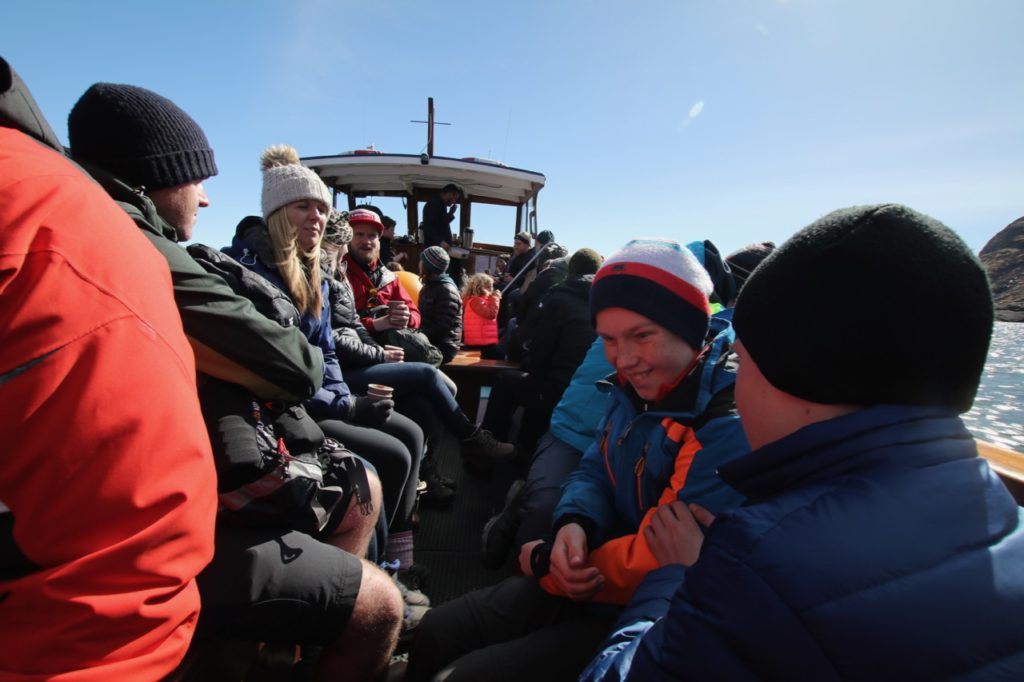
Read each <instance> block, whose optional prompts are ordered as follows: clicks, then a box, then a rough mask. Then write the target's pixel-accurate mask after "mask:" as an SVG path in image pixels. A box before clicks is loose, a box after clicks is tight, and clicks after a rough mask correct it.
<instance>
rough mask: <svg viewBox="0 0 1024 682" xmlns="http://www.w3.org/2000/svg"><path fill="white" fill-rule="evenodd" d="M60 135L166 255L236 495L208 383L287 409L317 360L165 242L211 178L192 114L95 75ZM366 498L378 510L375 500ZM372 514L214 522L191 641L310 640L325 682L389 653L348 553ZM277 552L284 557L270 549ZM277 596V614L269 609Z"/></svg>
mask: <svg viewBox="0 0 1024 682" xmlns="http://www.w3.org/2000/svg"><path fill="white" fill-rule="evenodd" d="M68 137H69V139H70V142H71V154H72V156H73V157H74V159H75V161H77V162H79V163H80V164H81V165H82V166H83V167H84V168H85V169H86V170H87V171H88V172H89V173H90V174H91V175H92V176H93V178H94V179H95V180H96V181H97V182H98V183H99V184H100V185H101V186H102V187H103V188H104V189H105V190H106V191H107V193H108V194H109V195H110V196H111V197H112V198H113V199H114V200H115V201H116V202H117V203H118V204H119V205H120V206H121V208H122V209H124V211H125V212H127V213H128V215H129V216H130V217H131V218H132V219H133V220H134V221H135V224H136V225H137V226H138V228H139V230H140V231H141V232H142V234H143V235H145V237H146V238H147V239H148V240H149V241H150V243H152V244H153V246H154V247H155V248H156V249H157V250H158V251H159V252H160V254H161V255H162V256H163V257H164V259H166V261H167V265H168V266H169V268H170V272H171V280H172V282H173V285H174V298H175V303H176V304H177V307H178V311H179V313H180V315H181V322H182V326H183V327H184V330H185V334H186V336H187V338H188V340H189V342H190V343H191V345H192V349H193V351H194V353H195V361H196V370H197V371H198V373H199V374H200V375H202V376H201V377H200V387H201V388H200V393H201V394H202V395H203V396H204V397H203V400H202V402H203V411H204V416H206V418H207V429H208V430H209V432H210V434H211V435H212V436H213V438H212V441H213V445H214V457H215V459H216V460H217V470H218V476H219V479H218V487H219V492H221V493H222V494H224V493H235V492H236V488H237V486H238V485H239V482H240V481H241V482H249V481H251V478H252V472H253V470H254V469H255V470H257V473H260V470H259V469H258V467H254V466H252V464H251V461H241V460H244V456H245V455H248V454H250V453H251V449H249V448H247V446H246V444H245V443H244V442H242V441H244V440H245V436H246V434H249V433H250V432H249V431H246V430H245V429H239V428H237V427H236V425H237V420H236V419H235V418H236V417H238V415H237V413H230V412H228V411H227V410H228V409H230V408H229V406H227V405H220V404H217V402H216V401H213V400H208V396H209V389H210V387H215V386H217V385H218V382H216V381H214V380H220V381H221V382H226V384H234V385H237V386H240V387H242V388H243V389H245V391H246V392H248V393H247V394H248V395H251V396H252V397H253V398H254V399H257V400H260V401H268V402H269V401H286V402H285V403H284V404H286V405H287V404H291V403H294V402H297V401H301V400H304V399H306V398H308V397H310V396H312V395H313V394H314V393H315V392H316V391H317V390H318V389H319V388H320V385H321V382H322V381H323V372H324V370H323V358H322V356H321V354H320V352H319V350H316V349H314V348H313V347H312V346H310V345H309V343H308V342H307V340H306V338H305V336H304V335H303V333H302V332H301V330H300V329H299V328H298V326H295V325H293V326H289V327H286V326H283V325H282V324H279V323H278V322H277V321H275V320H271V319H269V318H267V317H265V316H264V315H262V314H261V313H260V312H258V311H257V310H256V308H255V307H254V306H253V304H252V303H251V302H250V301H249V300H248V299H247V298H244V297H242V296H240V295H238V294H236V293H235V292H234V291H233V290H232V289H231V287H230V286H229V285H228V284H227V282H226V281H225V280H224V279H223V278H221V277H220V276H219V275H217V274H213V273H210V272H207V271H206V270H205V269H204V268H203V267H202V266H200V265H199V263H198V262H197V261H195V260H194V259H193V258H192V257H191V256H190V255H189V253H188V252H187V251H186V250H185V249H183V248H181V246H179V245H178V242H179V241H183V240H187V239H190V238H191V236H192V227H193V225H194V224H195V218H196V212H197V211H198V209H199V208H200V207H202V206H205V205H207V203H208V201H207V199H206V194H205V192H204V191H203V188H202V182H203V180H205V179H206V178H208V177H209V176H211V175H214V174H216V172H217V167H216V164H215V163H214V159H213V151H212V150H211V149H210V146H209V143H208V142H207V139H206V135H205V134H204V133H203V131H202V129H201V128H200V127H199V125H198V124H197V123H196V122H195V121H194V120H193V119H192V117H190V116H189V115H188V114H187V113H185V112H184V111H182V110H181V108H179V107H178V106H177V105H176V104H174V103H173V102H172V101H170V100H169V99H167V98H165V97H162V96H160V95H158V94H157V93H155V92H152V91H150V90H146V89H145V88H140V87H136V86H133V85H120V84H114V83H97V84H95V85H93V86H92V87H90V88H89V89H88V90H87V91H86V92H85V94H83V95H82V97H81V98H80V99H79V100H78V102H77V103H76V104H75V106H74V108H73V109H72V110H71V113H70V115H69V117H68ZM111 248H117V245H111ZM170 361H171V360H170V359H168V362H170ZM146 380H147V377H145V376H141V377H139V381H146ZM203 387H207V390H206V391H205V392H204V390H203ZM222 402H223V401H222ZM243 402H245V401H243ZM211 403H212V404H211ZM251 404H252V403H251V402H249V403H248V404H247V411H249V412H251V407H248V405H251ZM222 407H223V409H221V408H222ZM231 407H233V406H231ZM222 425H226V426H223V428H222ZM172 426H173V425H172ZM239 433H241V434H242V435H241V436H238V435H236V434H239ZM250 437H251V436H250ZM369 479H370V485H369V487H370V488H371V489H373V490H375V491H377V490H379V481H378V480H377V479H376V476H374V475H373V474H372V473H371V474H370V476H369ZM260 480H263V479H260ZM244 494H251V493H250V492H248V491H247V492H245V493H244ZM225 496H226V497H227V496H228V495H225ZM354 497H355V496H353V498H354ZM374 497H377V493H376V492H375V493H374ZM372 506H374V508H375V509H377V510H379V509H380V506H381V505H380V502H379V500H378V501H377V502H376V504H375V505H372ZM377 513H379V512H377ZM376 518H377V516H376V514H374V513H372V512H371V513H368V514H362V513H361V512H360V510H359V505H356V504H352V505H351V506H350V507H349V509H348V513H346V514H345V516H344V518H343V519H342V520H341V521H340V522H339V523H338V525H337V527H336V529H337V531H338V532H337V534H336V535H331V536H330V538H321V537H314V536H313V535H312V534H309V533H306V532H302V531H300V530H298V529H295V528H287V527H286V528H283V529H282V528H277V527H274V528H240V527H237V526H231V525H228V524H227V523H225V522H223V521H220V520H219V522H218V524H217V526H218V528H217V537H216V547H215V553H214V558H213V561H212V562H211V563H210V565H209V566H208V567H207V568H206V569H205V570H204V571H203V573H202V574H200V576H199V579H198V582H199V589H200V593H201V597H202V602H203V605H202V611H201V614H200V619H199V625H198V633H199V634H198V635H197V636H201V637H202V636H218V637H232V638H242V639H250V640H255V641H264V642H266V641H275V642H281V641H292V642H295V643H298V642H302V643H305V644H317V645H322V646H323V647H324V650H323V654H322V655H321V656H320V673H321V674H324V675H325V676H327V677H331V678H332V679H333V678H337V677H341V676H343V675H349V676H351V677H353V678H354V679H371V678H373V677H375V676H377V675H379V674H380V671H381V670H382V668H383V667H384V666H385V665H386V664H387V662H388V659H389V656H390V651H391V650H392V649H393V648H394V645H395V640H396V638H397V634H398V629H399V627H400V623H401V619H402V608H403V607H402V597H401V595H400V593H399V591H398V588H397V587H396V586H395V584H394V583H393V582H392V580H391V578H390V577H389V576H388V575H387V574H385V573H384V572H383V571H381V570H380V569H379V568H378V567H377V566H376V565H375V564H374V563H373V562H369V561H366V560H364V559H362V558H361V555H362V553H363V552H357V551H356V550H355V549H353V547H354V546H359V545H361V547H362V549H363V550H365V546H366V545H365V544H363V543H364V542H369V537H370V536H371V535H372V534H373V525H374V524H373V522H374V520H375V519H376ZM327 540H330V542H328V541H327ZM282 546H286V547H289V548H291V549H292V550H293V551H294V556H285V555H284V554H282V552H281V547H282ZM346 549H349V550H351V553H350V552H348V551H344V550H346ZM357 554H359V555H360V556H357ZM275 604H276V606H275ZM282 604H286V605H288V607H287V608H288V609H290V610H286V611H284V612H283V611H281V610H280V609H281V605H282ZM284 622H294V623H301V624H302V627H298V626H295V627H291V626H287V627H286V626H285V625H282V623H284Z"/></svg>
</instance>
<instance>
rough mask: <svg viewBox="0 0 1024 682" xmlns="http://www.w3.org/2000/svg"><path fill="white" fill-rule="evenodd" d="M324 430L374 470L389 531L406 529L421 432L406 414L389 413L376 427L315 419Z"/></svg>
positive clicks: (417, 474)
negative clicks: (382, 495)
mask: <svg viewBox="0 0 1024 682" xmlns="http://www.w3.org/2000/svg"><path fill="white" fill-rule="evenodd" d="M319 424H320V428H321V429H323V431H324V433H325V434H327V435H328V436H330V437H331V438H335V439H337V440H338V441H340V442H341V443H342V445H344V446H345V447H347V448H348V449H349V450H351V451H352V452H354V453H356V454H357V455H359V456H360V457H362V458H364V459H365V460H366V461H368V462H369V463H370V464H372V465H373V466H374V468H375V469H376V470H377V476H378V477H380V484H381V488H382V489H383V492H384V511H385V512H386V515H387V519H388V525H389V526H390V528H391V530H392V531H395V532H398V531H402V530H410V529H411V527H412V526H411V525H410V523H409V522H410V518H411V517H412V512H413V509H414V508H415V506H416V484H417V482H419V477H420V459H421V458H422V457H423V431H421V430H420V427H418V426H416V424H415V422H413V421H412V420H411V419H409V418H408V417H406V416H404V415H402V414H399V413H398V412H392V413H391V416H390V417H388V420H387V421H386V422H384V423H383V424H381V425H380V426H379V427H377V428H369V427H366V426H357V425H355V424H351V423H349V422H343V421H340V420H338V419H325V420H323V421H320V422H319Z"/></svg>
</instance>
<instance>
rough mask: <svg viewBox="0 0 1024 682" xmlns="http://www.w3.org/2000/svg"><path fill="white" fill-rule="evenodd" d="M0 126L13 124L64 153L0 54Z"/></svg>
mask: <svg viewBox="0 0 1024 682" xmlns="http://www.w3.org/2000/svg"><path fill="white" fill-rule="evenodd" d="M0 126H3V127H5V128H14V129H15V130H20V131H21V132H23V133H25V134H26V135H29V136H31V137H34V138H35V139H37V140H39V141H40V142H42V143H43V144H45V145H46V146H48V147H52V148H53V149H55V150H57V151H58V152H60V153H61V154H65V155H66V152H65V150H64V145H62V144H61V143H60V140H58V139H57V134H56V133H54V132H53V128H51V127H50V124H49V123H47V121H46V118H45V117H44V116H43V112H42V111H40V109H39V105H38V104H36V100H35V98H33V97H32V93H31V92H29V90H28V87H27V86H26V85H25V82H24V81H23V80H21V76H19V75H18V74H17V72H16V71H15V70H14V69H13V68H11V65H10V64H8V63H7V61H6V60H5V59H4V58H3V57H0Z"/></svg>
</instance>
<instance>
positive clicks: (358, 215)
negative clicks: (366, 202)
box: [348, 208, 384, 234]
mask: <svg viewBox="0 0 1024 682" xmlns="http://www.w3.org/2000/svg"><path fill="white" fill-rule="evenodd" d="M356 223H371V224H372V225H373V226H374V227H375V228H377V234H380V233H382V232H383V231H384V223H382V222H381V221H380V216H379V215H377V214H376V213H374V212H373V211H371V210H369V209H365V208H357V209H356V210H354V211H349V214H348V224H349V225H355V224H356Z"/></svg>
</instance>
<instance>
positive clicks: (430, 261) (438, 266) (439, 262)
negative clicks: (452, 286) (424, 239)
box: [420, 246, 451, 275]
mask: <svg viewBox="0 0 1024 682" xmlns="http://www.w3.org/2000/svg"><path fill="white" fill-rule="evenodd" d="M420 260H421V261H422V262H423V265H424V266H425V267H426V268H427V269H428V270H430V271H431V272H433V273H435V274H438V275H439V274H441V273H442V272H444V271H445V270H447V269H448V264H449V263H450V262H451V258H449V257H448V253H447V252H446V251H445V250H444V249H442V248H441V247H440V246H431V247H428V248H426V249H423V252H422V253H421V254H420Z"/></svg>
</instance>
